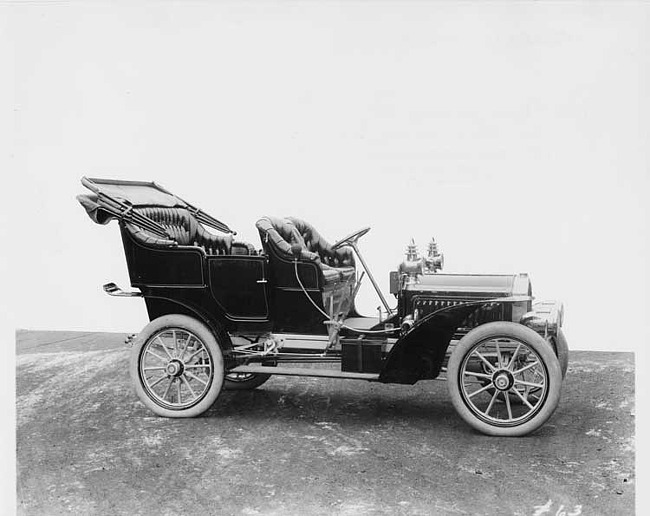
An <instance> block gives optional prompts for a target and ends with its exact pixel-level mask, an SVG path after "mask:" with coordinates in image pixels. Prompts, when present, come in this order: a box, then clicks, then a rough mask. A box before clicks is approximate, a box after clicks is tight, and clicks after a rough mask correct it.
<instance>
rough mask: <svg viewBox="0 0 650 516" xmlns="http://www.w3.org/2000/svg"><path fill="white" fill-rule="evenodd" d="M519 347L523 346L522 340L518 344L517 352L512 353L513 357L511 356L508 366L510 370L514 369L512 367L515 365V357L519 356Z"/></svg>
mask: <svg viewBox="0 0 650 516" xmlns="http://www.w3.org/2000/svg"><path fill="white" fill-rule="evenodd" d="M519 348H521V342H520V343H519V344H517V348H516V349H515V352H514V353H513V354H512V357H511V358H510V362H509V363H508V367H506V369H507V370H508V371H512V367H513V366H514V365H515V358H517V354H518V353H519Z"/></svg>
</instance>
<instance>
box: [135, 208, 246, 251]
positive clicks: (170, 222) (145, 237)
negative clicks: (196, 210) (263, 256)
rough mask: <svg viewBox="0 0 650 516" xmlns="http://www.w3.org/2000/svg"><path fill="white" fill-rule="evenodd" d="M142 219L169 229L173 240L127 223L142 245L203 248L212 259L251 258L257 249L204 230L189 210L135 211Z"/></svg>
mask: <svg viewBox="0 0 650 516" xmlns="http://www.w3.org/2000/svg"><path fill="white" fill-rule="evenodd" d="M134 211H137V212H138V213H140V214H141V215H144V216H146V217H148V218H150V219H151V220H153V221H155V222H157V223H158V224H160V225H161V226H163V227H164V228H165V231H166V232H167V234H168V235H169V239H164V238H160V237H158V236H157V235H154V234H153V233H151V232H149V231H147V230H145V229H142V228H140V227H138V226H136V225H134V224H131V223H128V222H127V223H125V225H126V227H127V229H128V230H129V231H130V232H131V234H132V235H133V236H134V238H135V239H136V240H138V241H139V242H142V243H145V244H148V245H154V246H159V247H169V246H170V245H174V244H178V245H189V246H197V247H201V248H203V250H204V251H205V252H206V253H207V254H209V255H229V254H237V255H251V254H256V252H255V247H254V246H253V245H252V244H249V243H247V242H235V241H233V238H232V235H230V234H228V235H215V234H213V233H210V232H209V231H208V230H207V229H205V228H204V227H203V225H202V224H201V223H199V221H197V220H196V219H195V218H194V216H193V215H192V214H191V213H190V212H189V211H188V210H187V209H185V208H164V207H160V206H149V207H140V208H135V209H134Z"/></svg>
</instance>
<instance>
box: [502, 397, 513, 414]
mask: <svg viewBox="0 0 650 516" xmlns="http://www.w3.org/2000/svg"><path fill="white" fill-rule="evenodd" d="M503 397H504V398H505V400H506V408H507V409H508V419H512V408H511V407H510V395H509V394H508V393H507V392H504V393H503Z"/></svg>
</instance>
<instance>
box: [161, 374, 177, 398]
mask: <svg viewBox="0 0 650 516" xmlns="http://www.w3.org/2000/svg"><path fill="white" fill-rule="evenodd" d="M173 383H174V379H173V378H170V380H169V385H168V386H167V388H166V389H165V392H164V394H163V395H162V399H163V400H165V398H167V395H168V394H169V390H170V389H171V388H172V384H173Z"/></svg>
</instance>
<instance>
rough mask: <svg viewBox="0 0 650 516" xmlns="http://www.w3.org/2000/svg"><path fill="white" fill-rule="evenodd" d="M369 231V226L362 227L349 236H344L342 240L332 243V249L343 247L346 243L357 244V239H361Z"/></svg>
mask: <svg viewBox="0 0 650 516" xmlns="http://www.w3.org/2000/svg"><path fill="white" fill-rule="evenodd" d="M368 231H370V228H369V227H368V228H363V229H360V230H359V231H355V232H354V233H350V234H349V235H348V236H346V237H343V238H342V239H341V240H339V241H337V242H336V243H334V244H332V249H338V248H339V247H342V246H344V245H346V244H355V243H356V242H357V240H359V239H360V238H361V237H362V236H363V235H365V234H366V233H367V232H368Z"/></svg>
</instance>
